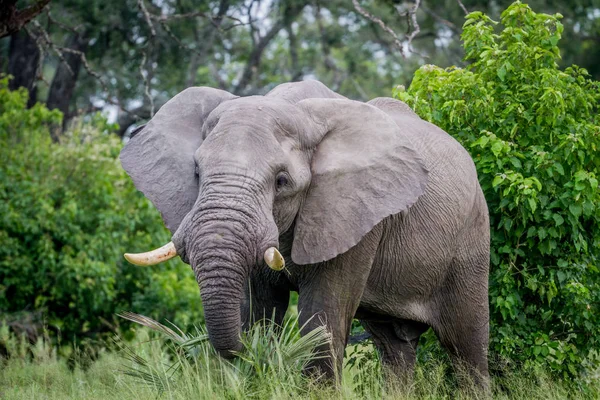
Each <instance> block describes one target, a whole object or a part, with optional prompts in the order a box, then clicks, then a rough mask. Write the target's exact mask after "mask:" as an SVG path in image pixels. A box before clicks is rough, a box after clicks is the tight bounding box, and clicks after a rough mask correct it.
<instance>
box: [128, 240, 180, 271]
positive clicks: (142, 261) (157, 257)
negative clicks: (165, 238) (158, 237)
mask: <svg viewBox="0 0 600 400" xmlns="http://www.w3.org/2000/svg"><path fill="white" fill-rule="evenodd" d="M176 255H177V250H176V249H175V245H174V244H173V242H169V243H167V244H165V245H164V246H163V247H159V248H158V249H155V250H151V251H148V252H146V253H137V254H132V253H125V254H124V256H125V259H126V260H127V261H129V262H130V263H132V264H135V265H140V266H147V265H155V264H158V263H161V262H163V261H167V260H170V259H171V258H173V257H175V256H176Z"/></svg>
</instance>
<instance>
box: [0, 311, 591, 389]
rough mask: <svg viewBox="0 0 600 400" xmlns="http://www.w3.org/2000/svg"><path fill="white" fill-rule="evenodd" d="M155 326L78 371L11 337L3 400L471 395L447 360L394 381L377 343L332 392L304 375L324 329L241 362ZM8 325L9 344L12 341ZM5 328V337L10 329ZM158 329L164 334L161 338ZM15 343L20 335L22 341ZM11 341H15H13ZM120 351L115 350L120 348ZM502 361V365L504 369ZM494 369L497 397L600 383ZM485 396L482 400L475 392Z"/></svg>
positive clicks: (253, 334) (269, 342)
mask: <svg viewBox="0 0 600 400" xmlns="http://www.w3.org/2000/svg"><path fill="white" fill-rule="evenodd" d="M123 316H125V317H127V318H128V319H131V320H133V321H135V322H138V323H141V324H142V325H144V326H146V327H149V328H151V330H150V329H145V328H144V329H141V330H140V331H139V332H138V335H137V339H136V341H135V342H129V343H124V342H122V341H120V340H116V343H117V346H116V348H113V349H111V351H107V350H102V351H100V354H99V357H98V360H97V361H95V362H93V363H91V365H90V366H89V368H87V369H85V370H84V369H82V368H81V367H79V366H76V367H75V368H74V369H70V368H69V366H68V363H67V361H66V360H65V359H64V358H61V357H58V356H57V352H56V349H55V348H52V347H51V346H49V345H48V344H47V342H46V341H44V340H40V341H38V342H37V343H36V344H33V345H24V344H23V342H22V341H18V340H12V342H10V341H8V342H9V345H8V346H7V348H8V352H9V354H10V355H11V357H10V358H9V359H6V360H0V399H94V400H95V399H101V400H111V399H135V400H141V399H157V398H158V399H221V398H223V399H292V398H293V399H328V400H330V399H331V400H333V399H467V398H472V397H473V392H472V391H469V390H463V389H460V388H459V387H458V385H457V384H456V379H455V378H454V376H455V374H454V373H453V369H452V367H451V366H450V365H449V364H448V363H447V362H446V360H445V359H444V358H441V357H430V358H428V359H426V360H422V361H421V363H420V364H419V365H417V368H416V371H415V375H414V379H413V380H412V382H410V383H408V384H400V383H399V382H397V381H395V380H394V379H384V375H386V372H385V369H383V368H382V367H381V365H380V363H379V360H378V358H377V357H376V356H375V353H374V349H373V347H372V346H371V345H370V344H368V343H367V344H359V345H354V346H349V348H348V349H347V352H346V364H345V366H344V376H343V383H342V384H341V385H340V386H339V387H337V388H334V387H331V386H326V385H323V384H320V383H318V382H317V381H315V380H314V379H312V378H308V377H306V376H304V375H303V374H302V373H301V371H302V369H303V368H304V367H305V366H306V363H307V362H308V361H309V360H310V359H311V358H312V357H319V356H322V354H319V353H318V351H316V350H315V349H316V348H318V346H320V345H322V344H323V343H325V342H327V341H328V340H329V337H328V335H327V333H326V332H325V331H324V330H316V331H314V332H313V333H312V334H311V335H308V336H304V337H300V335H299V329H298V326H297V318H291V319H288V320H287V321H286V322H285V323H284V325H283V326H282V327H276V326H273V325H266V324H264V323H257V324H256V325H255V326H254V327H253V328H252V329H251V330H250V331H249V332H247V333H245V334H244V336H243V337H242V342H243V344H244V348H243V350H242V351H241V352H240V354H239V357H238V358H236V359H234V360H232V361H227V360H224V359H222V358H220V357H218V356H217V355H216V354H215V352H214V350H213V349H212V347H211V346H210V343H209V342H208V341H207V335H206V332H205V331H204V330H203V329H201V328H200V329H197V330H196V331H195V332H193V333H191V334H190V333H184V332H181V331H180V330H178V329H177V328H176V327H175V326H171V327H169V326H166V325H163V324H159V323H158V322H156V321H153V320H151V319H148V318H145V317H143V316H139V315H135V314H126V315H123ZM2 332H3V331H2V329H0V339H2V340H4V339H6V338H7V336H6V335H5V334H3V333H2ZM4 332H5V331H4ZM157 333H158V335H157ZM13 339H14V338H13ZM8 342H6V343H8ZM115 350H116V351H115ZM498 365H499V364H498ZM498 365H495V366H494V367H495V368H494V370H495V371H496V376H495V377H493V378H492V382H491V391H492V397H493V398H498V399H566V398H575V399H579V398H581V399H594V398H600V384H599V382H598V381H597V380H595V381H594V380H593V379H592V380H591V381H590V382H587V383H586V382H584V381H583V380H581V381H562V380H557V379H553V378H551V377H550V376H549V375H547V374H546V373H545V372H544V371H539V370H535V369H523V368H516V367H515V366H513V365H510V364H504V365H503V366H502V367H501V368H500V367H499V366H498ZM475 397H476V396H475Z"/></svg>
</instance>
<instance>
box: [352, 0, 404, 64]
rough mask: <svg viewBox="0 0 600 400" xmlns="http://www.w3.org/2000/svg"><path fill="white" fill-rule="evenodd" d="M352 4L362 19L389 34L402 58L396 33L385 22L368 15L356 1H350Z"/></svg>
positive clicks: (401, 49)
mask: <svg viewBox="0 0 600 400" xmlns="http://www.w3.org/2000/svg"><path fill="white" fill-rule="evenodd" d="M352 4H354V8H355V9H356V11H358V12H359V13H360V14H361V15H362V16H363V17H365V18H367V19H368V20H370V21H371V22H374V23H376V24H377V25H379V26H380V27H381V29H383V30H384V31H386V32H387V33H389V35H390V36H391V37H392V38H393V39H394V44H395V45H396V47H397V48H398V51H400V54H401V55H402V57H404V47H403V46H402V41H401V40H400V38H399V37H398V35H396V32H394V31H393V30H392V29H391V28H390V27H389V26H387V25H386V24H385V22H383V21H382V20H381V19H379V18H377V17H376V16H374V15H372V14H369V13H368V12H367V10H365V9H364V8H362V7H361V5H360V4H358V0H352Z"/></svg>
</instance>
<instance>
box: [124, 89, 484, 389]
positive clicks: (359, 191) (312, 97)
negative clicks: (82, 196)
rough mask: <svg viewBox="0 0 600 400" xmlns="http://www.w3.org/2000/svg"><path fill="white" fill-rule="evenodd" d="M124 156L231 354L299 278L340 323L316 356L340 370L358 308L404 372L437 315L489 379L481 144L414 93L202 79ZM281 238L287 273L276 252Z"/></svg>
mask: <svg viewBox="0 0 600 400" xmlns="http://www.w3.org/2000/svg"><path fill="white" fill-rule="evenodd" d="M121 160H122V163H123V166H124V168H125V169H126V170H127V172H128V173H129V174H130V176H131V177H132V178H133V180H134V182H135V184H136V186H137V187H138V188H139V189H140V190H141V191H142V192H144V194H145V195H146V196H147V197H148V198H150V199H151V200H152V201H153V203H154V204H155V205H156V207H157V208H158V209H159V210H160V211H161V213H162V216H163V218H164V220H165V223H166V225H167V227H168V228H169V229H170V230H171V231H172V232H173V241H174V243H175V245H176V248H177V251H178V254H179V255H180V256H181V258H182V259H183V260H184V261H185V262H187V263H189V264H190V265H191V266H192V268H193V269H194V272H195V275H196V279H197V281H198V285H199V286H200V294H201V297H202V302H203V304H204V308H205V316H206V326H207V328H208V332H209V336H210V340H211V342H212V344H213V345H214V347H215V348H216V349H217V350H218V351H219V352H220V354H222V355H223V356H225V357H230V356H231V355H232V352H234V351H237V350H240V348H241V345H240V341H239V335H240V332H241V329H243V327H245V326H247V324H248V322H249V321H250V320H251V319H253V320H257V319H260V318H262V317H263V316H265V315H266V316H267V317H270V316H271V315H272V314H273V310H275V322H281V320H282V318H283V316H284V313H285V310H286V308H287V305H288V300H289V292H290V291H292V290H294V291H298V293H299V304H298V308H299V311H300V323H301V324H305V323H306V322H307V321H309V322H308V323H307V324H306V326H305V328H304V329H305V331H308V330H311V329H313V328H315V327H316V326H317V325H318V324H322V323H325V324H326V325H327V327H328V329H329V331H330V332H331V334H332V338H333V341H332V345H331V348H330V350H331V353H330V354H331V357H329V358H328V359H323V360H318V361H315V362H314V364H313V365H312V367H316V368H320V371H321V372H324V373H325V374H326V375H328V376H331V377H333V376H336V374H338V373H339V371H340V368H341V365H342V357H343V350H344V347H345V345H346V341H347V338H348V333H349V329H350V325H351V321H352V318H353V317H354V316H356V317H357V318H359V319H360V320H361V321H362V323H363V325H364V326H365V328H366V329H367V330H368V331H369V332H370V333H371V334H372V337H373V339H374V342H375V344H376V346H377V348H378V349H379V350H380V352H381V355H382V359H383V361H384V362H386V363H387V364H388V365H390V366H391V367H392V368H393V370H395V371H396V372H397V373H399V374H403V373H404V372H406V371H410V370H411V369H412V367H413V364H414V361H415V348H416V346H417V342H418V338H419V336H420V335H421V334H422V333H423V332H424V331H425V330H426V329H427V327H428V326H431V327H433V329H434V330H435V332H436V334H437V335H438V337H439V338H440V340H441V342H442V343H443V345H444V346H445V347H446V348H447V349H448V350H449V351H450V353H451V354H452V355H454V356H455V358H457V359H462V360H464V361H465V362H466V363H467V364H468V365H470V366H472V367H473V368H472V369H471V370H472V371H473V374H474V377H475V379H476V380H477V381H478V382H480V383H481V384H482V385H483V386H485V385H486V382H487V376H488V368H487V346H488V300H487V295H488V268H489V223H488V210H487V205H486V202H485V199H484V197H483V193H482V191H481V188H480V186H479V183H478V181H477V174H476V171H475V167H474V164H473V161H472V160H471V158H470V156H469V154H468V153H467V152H466V151H465V150H464V148H462V147H461V146H460V145H459V143H458V142H456V140H454V139H453V138H452V137H450V136H449V135H448V134H447V133H445V132H444V131H442V130H441V129H439V128H437V127H436V126H434V125H432V124H430V123H428V122H426V121H423V120H421V119H420V118H419V117H418V116H417V115H416V114H414V113H413V112H412V111H411V110H410V109H409V108H408V106H406V105H405V104H404V103H402V102H399V101H396V100H393V99H390V98H377V99H374V100H372V101H370V102H369V103H367V104H365V103H360V102H355V101H350V100H347V99H345V98H344V97H342V96H340V95H338V94H336V93H334V92H332V91H330V90H329V89H328V88H326V87H325V86H324V85H323V84H321V83H320V82H317V81H305V82H299V83H286V84H282V85H280V86H278V87H276V88H275V89H274V90H272V91H271V92H270V93H268V94H267V95H266V96H252V97H243V98H237V97H235V96H233V95H231V94H229V93H227V92H223V91H220V90H216V89H211V88H189V89H187V90H185V91H183V92H182V93H180V94H178V95H177V96H176V97H174V98H173V99H172V100H171V101H169V102H168V103H167V104H166V105H165V106H164V107H163V108H162V109H161V110H160V111H159V112H158V113H157V114H156V116H155V117H154V118H153V119H152V120H151V121H150V122H149V123H148V124H147V125H146V126H145V128H144V129H143V130H142V131H141V132H140V133H139V134H137V135H136V136H135V137H134V138H133V139H132V140H131V141H130V142H129V143H128V144H127V145H126V146H125V148H124V150H123V152H122V153H121ZM282 176H283V177H285V179H284V178H281V177H282ZM286 181H287V182H286ZM271 246H275V247H277V248H279V250H280V252H281V253H282V254H283V256H284V257H285V261H286V270H287V271H283V272H276V271H273V270H270V269H269V268H268V267H267V266H266V265H265V264H264V262H263V254H264V251H265V250H266V249H267V248H269V247H271ZM250 293H251V296H252V298H251V299H250ZM250 304H251V305H252V311H250ZM251 312H252V315H251ZM313 316H316V317H315V318H313ZM311 318H312V319H311Z"/></svg>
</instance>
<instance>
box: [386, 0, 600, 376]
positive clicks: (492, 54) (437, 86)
mask: <svg viewBox="0 0 600 400" xmlns="http://www.w3.org/2000/svg"><path fill="white" fill-rule="evenodd" d="M559 19H560V15H554V16H550V15H546V14H536V13H534V12H533V11H532V10H531V9H530V8H529V7H528V6H526V5H524V4H522V3H520V2H516V3H514V4H513V5H512V6H510V7H509V8H508V9H507V10H506V11H504V12H503V13H502V20H501V23H502V26H503V28H502V30H501V31H500V32H498V33H496V31H495V29H494V25H496V23H495V22H493V21H492V20H491V19H490V18H488V17H487V16H486V15H484V14H482V13H479V12H476V13H472V14H470V15H469V16H468V17H467V21H466V23H465V26H464V31H463V34H462V38H463V41H464V46H465V52H466V57H467V60H468V61H470V62H471V64H470V65H469V67H468V68H464V69H463V68H448V69H442V68H438V67H435V66H431V65H426V66H423V67H422V68H421V69H419V70H418V71H417V73H416V74H415V78H414V80H413V81H412V84H411V85H410V87H409V89H408V90H407V91H404V90H403V89H402V88H399V89H398V90H397V93H396V96H397V97H398V98H399V99H402V100H404V101H406V102H407V103H408V104H409V105H410V106H411V107H413V109H414V110H415V111H416V112H417V113H418V114H419V115H420V116H421V117H423V118H425V119H427V120H429V121H431V122H432V123H434V124H436V125H438V126H440V127H441V128H442V129H444V130H446V131H447V132H449V133H450V134H452V135H453V136H454V137H456V138H457V139H458V140H459V141H460V142H461V143H462V144H463V145H464V146H465V147H466V148H467V149H469V151H470V152H471V154H472V156H473V158H474V160H475V164H476V166H477V170H478V172H479V178H480V182H481V185H482V188H483V190H484V192H485V196H486V199H487V202H488V206H489V210H490V220H491V228H492V243H491V245H492V255H491V262H492V263H491V276H490V306H491V327H492V330H491V339H492V340H491V351H492V352H493V353H498V354H500V355H502V356H505V357H508V358H510V359H512V360H519V361H524V362H525V364H526V365H530V364H537V365H543V366H545V367H547V368H549V369H551V370H552V371H555V372H560V373H564V374H573V375H575V374H578V373H580V372H582V369H583V370H585V368H582V367H585V366H587V365H589V364H595V365H597V363H598V360H599V353H598V350H597V349H598V347H599V346H600V312H599V311H600V308H599V306H600V270H599V269H598V260H599V257H600V252H599V249H600V247H599V245H600V226H599V222H600V190H598V176H600V158H598V155H597V152H598V149H600V119H599V117H598V111H599V110H598V109H599V105H600V84H599V83H598V82H595V81H592V80H591V79H590V77H589V76H588V74H587V72H586V71H585V70H584V69H580V68H577V67H571V68H567V69H565V70H564V71H563V70H560V69H559V68H558V66H557V61H558V59H559V58H560V55H559V50H558V47H557V45H558V42H559V40H560V38H561V34H562V32H563V27H562V25H561V23H560V22H559Z"/></svg>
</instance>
